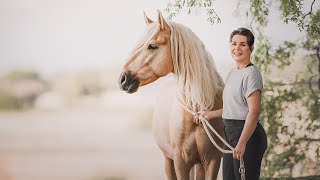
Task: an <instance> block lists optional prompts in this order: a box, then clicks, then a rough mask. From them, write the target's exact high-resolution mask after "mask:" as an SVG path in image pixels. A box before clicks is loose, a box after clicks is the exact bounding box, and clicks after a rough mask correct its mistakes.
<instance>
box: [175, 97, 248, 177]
mask: <svg viewBox="0 0 320 180" xmlns="http://www.w3.org/2000/svg"><path fill="white" fill-rule="evenodd" d="M178 100H179V102H180V104H181V105H182V107H184V109H185V110H187V111H188V112H189V113H190V114H192V115H194V116H195V115H197V113H196V112H194V111H192V110H190V109H189V108H188V107H187V106H186V105H185V104H184V103H182V101H181V100H180V99H179V98H178ZM197 116H198V118H199V119H200V121H201V124H202V125H203V127H204V130H205V131H206V133H207V135H208V137H209V139H210V141H211V142H212V144H213V145H214V146H215V147H216V148H217V149H218V150H219V151H220V152H222V153H225V154H232V153H233V151H234V148H233V147H232V146H231V145H230V144H228V143H227V142H226V141H225V140H224V139H223V138H222V137H221V136H220V134H219V133H218V132H217V131H216V130H215V129H214V128H213V127H212V126H211V125H210V123H209V122H208V120H207V119H206V118H204V117H203V116H202V115H200V116H199V115H197ZM208 127H209V128H210V130H211V131H212V132H213V133H214V134H215V135H216V136H218V138H219V139H220V140H221V141H222V142H223V143H224V144H225V145H226V146H227V147H228V148H229V149H230V150H226V149H223V148H221V147H220V146H219V145H218V144H217V143H216V141H215V140H214V139H213V137H212V136H211V134H210V132H209V130H208ZM239 173H240V174H241V179H242V180H245V179H246V176H245V167H244V161H243V159H241V160H240V168H239Z"/></svg>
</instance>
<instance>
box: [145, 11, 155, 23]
mask: <svg viewBox="0 0 320 180" xmlns="http://www.w3.org/2000/svg"><path fill="white" fill-rule="evenodd" d="M143 15H144V20H145V21H146V24H147V25H148V24H151V23H153V21H152V20H151V19H150V18H148V16H147V15H146V13H145V12H144V11H143Z"/></svg>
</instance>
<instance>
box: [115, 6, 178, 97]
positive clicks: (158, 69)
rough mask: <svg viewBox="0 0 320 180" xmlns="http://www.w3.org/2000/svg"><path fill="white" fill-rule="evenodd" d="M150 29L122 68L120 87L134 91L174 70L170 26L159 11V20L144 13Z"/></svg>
mask: <svg viewBox="0 0 320 180" xmlns="http://www.w3.org/2000/svg"><path fill="white" fill-rule="evenodd" d="M144 17H145V21H146V24H147V26H148V30H147V32H146V34H145V36H144V38H143V39H142V41H141V42H140V43H139V44H138V46H137V47H136V48H134V50H133V52H132V53H131V55H130V56H129V58H128V60H127V62H126V63H125V64H124V66H123V68H122V72H121V74H120V77H119V86H120V89H121V90H123V91H126V92H127V93H134V92H136V91H137V90H138V88H139V87H140V86H144V85H146V84H149V83H152V82H154V81H155V80H157V79H158V78H160V77H163V76H165V75H167V74H169V73H170V72H173V63H172V58H171V50H170V27H169V25H168V24H167V23H166V22H165V20H164V18H163V17H162V15H161V12H160V11H158V21H157V22H153V21H152V20H151V19H149V18H148V17H147V16H146V15H144Z"/></svg>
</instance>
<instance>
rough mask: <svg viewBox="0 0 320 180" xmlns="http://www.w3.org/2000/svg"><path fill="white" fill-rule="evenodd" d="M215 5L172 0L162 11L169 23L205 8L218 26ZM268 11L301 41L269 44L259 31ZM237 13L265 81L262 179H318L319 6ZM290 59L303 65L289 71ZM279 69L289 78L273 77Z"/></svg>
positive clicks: (291, 2)
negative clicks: (250, 34) (243, 20)
mask: <svg viewBox="0 0 320 180" xmlns="http://www.w3.org/2000/svg"><path fill="white" fill-rule="evenodd" d="M213 1H214V0H175V1H172V2H171V1H170V2H169V3H168V5H167V8H166V9H165V10H166V11H167V12H168V13H169V16H168V17H169V19H172V18H173V17H174V16H176V14H178V13H179V12H180V11H181V10H182V9H187V10H188V14H191V13H192V12H193V11H194V10H197V9H199V8H203V9H205V10H206V11H207V17H208V19H207V20H208V22H210V23H211V24H214V23H219V22H221V19H220V18H219V16H218V14H217V13H216V12H215V11H214V7H213ZM271 4H272V6H271ZM270 10H275V11H279V12H280V13H281V15H282V17H281V18H282V20H283V22H284V23H286V24H288V23H295V24H296V27H297V28H298V29H299V30H300V32H301V34H302V35H303V36H302V37H303V38H300V39H298V40H294V41H284V42H282V43H281V44H280V45H279V46H275V45H274V44H272V43H271V42H270V41H269V39H270V38H268V37H266V35H265V34H264V33H263V30H264V29H266V27H267V25H268V20H269V17H270V16H269V14H270ZM209 12H210V13H209ZM236 13H237V14H238V15H240V17H245V18H246V19H247V20H248V21H249V24H250V26H251V27H250V28H251V29H252V30H253V32H254V34H256V39H257V43H256V44H257V45H256V46H255V53H254V57H253V59H254V61H255V60H256V61H255V64H256V65H258V66H259V68H260V69H261V71H262V73H263V77H264V81H265V83H264V84H265V89H264V92H263V93H264V94H263V102H262V113H261V120H262V123H263V124H264V126H265V127H266V130H267V134H268V138H269V146H268V150H267V152H266V154H265V158H264V160H263V165H262V176H263V177H270V178H271V177H279V178H282V177H292V176H297V175H299V176H308V175H320V139H319V137H320V105H319V104H320V98H319V96H320V8H319V2H316V1H315V0H309V1H303V0H281V1H277V0H262V1H261V0H242V1H240V0H239V1H238V6H237V9H236ZM297 52H300V53H303V54H304V57H302V58H300V59H298V60H297ZM293 61H302V62H303V63H302V64H303V65H304V66H301V67H300V70H296V71H288V69H290V66H292V62H293ZM277 70H278V71H277ZM279 70H280V71H282V72H284V71H286V70H287V71H286V73H289V74H290V76H291V78H290V79H288V78H281V76H277V77H276V75H277V74H276V72H279ZM275 77H276V78H275ZM294 171H295V172H296V174H294ZM297 172H298V173H297ZM313 177H314V176H313ZM318 178H319V176H318Z"/></svg>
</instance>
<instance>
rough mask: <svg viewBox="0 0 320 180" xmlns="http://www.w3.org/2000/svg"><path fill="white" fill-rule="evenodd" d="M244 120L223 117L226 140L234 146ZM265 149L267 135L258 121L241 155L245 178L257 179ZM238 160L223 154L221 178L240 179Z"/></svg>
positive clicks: (225, 179) (230, 155)
mask: <svg viewBox="0 0 320 180" xmlns="http://www.w3.org/2000/svg"><path fill="white" fill-rule="evenodd" d="M244 123H245V121H243V120H230V119H223V124H224V133H225V136H226V140H227V142H228V143H229V144H230V145H231V146H232V147H236V145H237V143H238V141H239V138H240V135H241V132H242V129H243V126H244ZM266 149H267V136H266V133H265V131H264V129H263V127H262V126H261V124H260V123H258V124H257V127H256V129H255V131H254V133H253V134H252V136H251V137H250V139H249V140H248V142H247V145H246V150H245V153H244V155H243V160H244V165H245V174H246V180H258V179H259V176H260V166H261V160H262V157H263V155H264V153H265V151H266ZM239 167H240V161H239V160H237V159H234V158H233V155H232V154H224V156H223V167H222V168H223V169H222V173H223V180H241V174H240V173H239Z"/></svg>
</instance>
